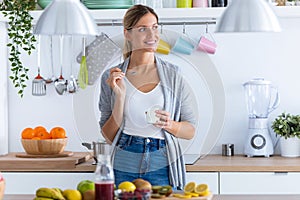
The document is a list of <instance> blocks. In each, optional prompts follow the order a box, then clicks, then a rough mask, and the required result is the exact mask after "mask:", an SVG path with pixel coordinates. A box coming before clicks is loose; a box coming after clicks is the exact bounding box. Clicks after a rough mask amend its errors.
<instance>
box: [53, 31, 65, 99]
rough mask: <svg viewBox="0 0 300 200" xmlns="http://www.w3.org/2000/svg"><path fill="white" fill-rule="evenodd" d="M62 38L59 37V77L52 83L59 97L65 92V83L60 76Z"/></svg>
mask: <svg viewBox="0 0 300 200" xmlns="http://www.w3.org/2000/svg"><path fill="white" fill-rule="evenodd" d="M62 57H63V36H62V35H61V36H60V76H59V78H58V79H56V80H55V81H54V86H55V90H56V92H57V93H58V94H59V95H62V94H64V93H65V92H66V91H67V81H65V79H64V77H63V76H62V65H63V58H62Z"/></svg>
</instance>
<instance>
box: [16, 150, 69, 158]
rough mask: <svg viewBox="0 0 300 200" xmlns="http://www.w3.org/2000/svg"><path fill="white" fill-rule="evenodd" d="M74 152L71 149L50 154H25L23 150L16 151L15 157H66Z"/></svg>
mask: <svg viewBox="0 0 300 200" xmlns="http://www.w3.org/2000/svg"><path fill="white" fill-rule="evenodd" d="M73 155H74V153H73V152H72V151H64V152H61V153H58V154H50V155H34V154H27V153H25V152H21V153H17V154H16V157H19V158H60V157H68V156H73Z"/></svg>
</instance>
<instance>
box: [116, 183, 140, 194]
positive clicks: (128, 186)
mask: <svg viewBox="0 0 300 200" xmlns="http://www.w3.org/2000/svg"><path fill="white" fill-rule="evenodd" d="M118 189H120V190H122V191H123V192H134V190H135V189H136V187H135V185H134V184H133V183H132V182H130V181H124V182H122V183H120V184H119V186H118Z"/></svg>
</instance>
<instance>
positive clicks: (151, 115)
mask: <svg viewBox="0 0 300 200" xmlns="http://www.w3.org/2000/svg"><path fill="white" fill-rule="evenodd" d="M157 110H161V107H160V106H158V105H155V106H152V107H151V108H149V109H148V110H147V111H146V112H145V114H146V120H147V123H149V124H154V123H156V122H158V121H159V117H157V116H156V113H155V111H157Z"/></svg>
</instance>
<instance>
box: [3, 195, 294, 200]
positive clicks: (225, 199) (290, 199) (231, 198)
mask: <svg viewBox="0 0 300 200" xmlns="http://www.w3.org/2000/svg"><path fill="white" fill-rule="evenodd" d="M33 197H34V195H5V196H4V200H32V199H33ZM167 199H168V200H175V199H177V200H178V199H179V198H167ZM191 199H193V198H191ZM270 199H272V200H282V199H284V200H299V199H300V195H214V196H213V198H212V200H270Z"/></svg>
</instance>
